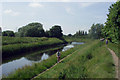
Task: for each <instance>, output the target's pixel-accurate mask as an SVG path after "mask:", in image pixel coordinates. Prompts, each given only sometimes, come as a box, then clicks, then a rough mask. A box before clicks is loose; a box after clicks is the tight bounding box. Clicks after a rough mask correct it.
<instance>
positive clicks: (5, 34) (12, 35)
mask: <svg viewBox="0 0 120 80" xmlns="http://www.w3.org/2000/svg"><path fill="white" fill-rule="evenodd" d="M2 35H3V36H9V37H14V36H15V34H14V32H13V31H9V30H7V31H3V32H2Z"/></svg>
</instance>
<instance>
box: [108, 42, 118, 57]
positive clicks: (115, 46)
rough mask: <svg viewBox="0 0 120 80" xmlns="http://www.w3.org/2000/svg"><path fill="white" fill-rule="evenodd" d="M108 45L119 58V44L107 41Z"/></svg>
mask: <svg viewBox="0 0 120 80" xmlns="http://www.w3.org/2000/svg"><path fill="white" fill-rule="evenodd" d="M108 47H109V48H110V49H111V50H113V51H114V52H115V53H116V55H117V56H118V58H119V59H120V50H119V48H120V44H115V43H110V42H109V43H108Z"/></svg>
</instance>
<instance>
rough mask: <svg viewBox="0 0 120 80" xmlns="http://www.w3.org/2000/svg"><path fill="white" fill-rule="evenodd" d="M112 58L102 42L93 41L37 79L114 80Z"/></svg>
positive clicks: (80, 47)
mask: <svg viewBox="0 0 120 80" xmlns="http://www.w3.org/2000/svg"><path fill="white" fill-rule="evenodd" d="M98 54H99V56H98ZM111 58H112V56H111V54H110V53H109V51H108V50H107V48H106V47H105V45H104V44H103V43H102V42H100V41H94V42H93V41H92V42H90V43H89V44H88V43H86V44H85V45H82V46H79V49H77V50H76V51H75V52H74V53H73V54H72V55H71V56H69V57H67V58H65V59H64V60H63V61H62V62H61V63H60V64H58V65H56V66H54V67H53V68H51V69H50V70H48V71H46V72H45V73H43V74H41V75H39V76H37V77H36V78H59V79H67V78H114V77H115V68H114V64H113V60H112V59H111ZM63 66H64V67H63Z"/></svg>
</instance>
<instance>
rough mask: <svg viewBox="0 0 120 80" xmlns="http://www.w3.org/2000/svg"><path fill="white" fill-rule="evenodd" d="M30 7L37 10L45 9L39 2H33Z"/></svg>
mask: <svg viewBox="0 0 120 80" xmlns="http://www.w3.org/2000/svg"><path fill="white" fill-rule="evenodd" d="M29 6H30V7H34V8H36V7H43V5H41V4H40V3H38V2H31V3H29Z"/></svg>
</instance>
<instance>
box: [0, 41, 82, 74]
mask: <svg viewBox="0 0 120 80" xmlns="http://www.w3.org/2000/svg"><path fill="white" fill-rule="evenodd" d="M81 44H84V43H83V42H72V43H70V44H67V45H65V46H64V47H63V48H62V49H61V51H66V50H68V49H70V48H73V47H74V46H75V45H81ZM56 52H57V50H50V51H47V52H43V53H37V54H32V55H31V54H28V55H25V56H22V57H20V58H19V59H14V60H10V61H8V62H6V63H3V64H2V65H1V66H0V68H2V75H4V76H7V75H9V74H11V73H12V72H14V71H15V70H16V69H18V68H22V67H24V66H25V65H32V64H33V63H38V62H41V61H43V60H45V59H48V58H49V57H50V56H51V55H53V54H55V53H56Z"/></svg>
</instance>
